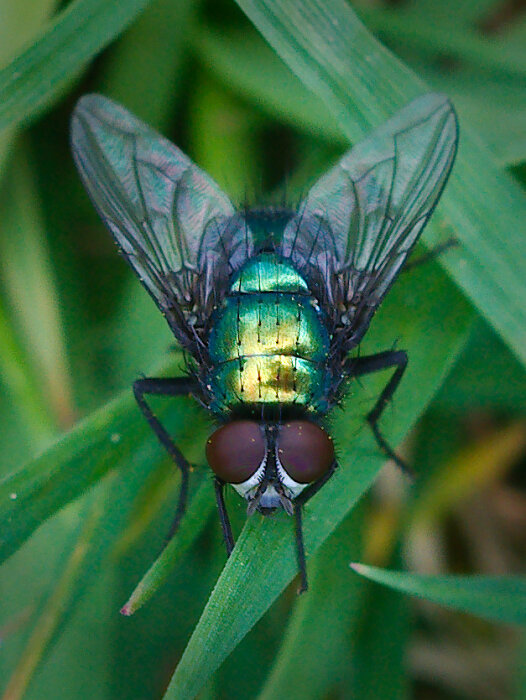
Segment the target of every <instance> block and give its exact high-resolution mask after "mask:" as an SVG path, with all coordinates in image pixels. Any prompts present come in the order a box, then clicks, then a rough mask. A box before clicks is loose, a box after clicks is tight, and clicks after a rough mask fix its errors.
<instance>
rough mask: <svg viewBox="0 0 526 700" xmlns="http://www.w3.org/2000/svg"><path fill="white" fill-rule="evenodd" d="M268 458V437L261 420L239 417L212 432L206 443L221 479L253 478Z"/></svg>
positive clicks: (211, 465)
mask: <svg viewBox="0 0 526 700" xmlns="http://www.w3.org/2000/svg"><path fill="white" fill-rule="evenodd" d="M264 458H265V438H264V435H263V433H262V431H261V428H260V426H259V424H258V423H255V422H254V421H250V420H236V421H232V423H227V424H226V425H223V426H222V427H221V428H218V429H217V430H216V431H215V433H212V435H211V436H210V438H209V439H208V442H207V443H206V459H207V460H208V464H209V465H210V468H211V469H212V471H213V472H214V474H216V475H217V476H218V477H219V478H220V479H222V480H223V481H225V482H227V483H229V484H241V483H243V481H246V480H247V479H250V477H251V476H253V475H254V474H255V472H256V471H257V470H258V469H259V467H260V465H261V462H262V461H263V459H264Z"/></svg>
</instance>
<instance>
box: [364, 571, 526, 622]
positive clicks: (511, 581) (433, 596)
mask: <svg viewBox="0 0 526 700" xmlns="http://www.w3.org/2000/svg"><path fill="white" fill-rule="evenodd" d="M352 568H353V569H354V571H356V573H358V574H360V575H361V576H365V577H366V578H368V579H370V580H371V581H376V583H381V584H383V585H384V586H389V587H390V588H393V589H395V590H397V591H401V592H402V593H406V594H407V595H412V596H416V597H418V598H425V599H426V600H430V601H431V602H433V603H437V604H438V605H445V606H447V607H449V608H453V609H454V610H460V611H461V612H467V613H471V614H472V615H477V616H478V617H483V618H484V619H486V620H493V621H495V622H503V623H506V624H511V625H524V624H526V577H523V576H501V577H492V576H420V575H418V574H412V573H407V572H405V571H388V570H386V569H378V568H377V567H375V566H367V565H365V564H352Z"/></svg>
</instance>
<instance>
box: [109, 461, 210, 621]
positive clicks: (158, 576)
mask: <svg viewBox="0 0 526 700" xmlns="http://www.w3.org/2000/svg"><path fill="white" fill-rule="evenodd" d="M211 490H212V481H211V479H210V478H208V475H206V476H205V475H204V474H201V475H200V482H199V485H198V487H197V489H196V490H195V492H194V493H192V494H191V496H190V498H189V500H188V506H187V509H186V512H185V514H184V518H183V520H182V521H181V524H180V526H179V528H178V530H177V532H176V533H175V536H174V537H173V538H172V539H171V540H170V543H169V544H168V545H167V546H166V548H165V549H164V550H163V551H162V552H161V554H160V555H159V557H157V559H156V560H155V562H154V563H153V564H152V565H151V567H150V568H149V569H148V571H147V572H146V574H145V575H144V576H143V578H142V579H141V581H140V582H139V583H138V585H137V587H136V588H135V590H134V591H133V593H132V594H131V596H130V598H129V600H128V601H127V602H126V604H125V605H124V606H123V607H122V609H121V613H122V614H123V615H133V614H134V613H135V612H137V610H138V609H139V608H140V607H142V606H143V605H144V604H145V603H146V602H147V601H148V600H149V599H150V598H151V597H152V595H154V593H155V592H156V591H157V589H158V588H159V587H160V586H162V584H163V583H164V581H165V580H166V578H167V577H168V575H169V573H170V571H171V570H172V568H173V566H174V564H175V563H176V561H178V559H179V558H180V557H181V555H182V554H184V552H185V551H186V550H187V549H188V548H189V547H190V546H191V545H192V543H193V542H194V540H195V538H196V537H197V536H198V535H199V533H200V532H201V530H202V529H203V527H204V526H205V524H206V522H207V520H208V515H209V513H210V511H211V510H212V505H213V498H212V494H211Z"/></svg>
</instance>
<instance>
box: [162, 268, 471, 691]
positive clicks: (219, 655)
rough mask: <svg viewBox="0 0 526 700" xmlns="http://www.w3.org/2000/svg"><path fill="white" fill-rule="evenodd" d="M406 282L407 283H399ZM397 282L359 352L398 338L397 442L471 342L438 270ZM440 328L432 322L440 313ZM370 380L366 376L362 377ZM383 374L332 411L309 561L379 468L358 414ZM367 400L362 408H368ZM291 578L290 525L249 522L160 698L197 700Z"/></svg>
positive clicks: (309, 527) (310, 508) (387, 423)
mask: <svg viewBox="0 0 526 700" xmlns="http://www.w3.org/2000/svg"><path fill="white" fill-rule="evenodd" d="M403 282H405V284H404V283H403ZM403 282H399V283H398V285H395V287H394V289H393V291H392V292H391V294H390V296H389V297H388V299H387V300H386V302H385V305H384V306H383V307H382V308H381V309H380V311H379V313H378V317H377V318H376V319H375V321H374V323H373V327H372V328H371V330H370V332H369V334H368V336H367V338H366V340H365V342H364V344H363V348H362V349H363V352H364V353H367V352H371V351H372V349H373V348H374V349H376V350H380V349H383V348H385V347H390V346H391V345H392V342H393V339H394V338H397V337H398V338H402V341H403V346H404V347H407V348H408V349H409V353H410V358H411V360H410V370H408V375H407V378H406V377H405V376H404V381H403V382H402V384H401V386H400V389H399V391H398V392H397V395H396V401H395V407H396V411H395V412H389V415H386V416H385V419H384V417H382V425H383V426H384V427H385V430H386V434H387V435H388V436H389V437H391V439H392V436H393V434H394V435H396V436H397V438H400V437H401V435H402V434H403V433H404V432H405V431H406V430H407V429H408V427H409V425H410V424H411V423H412V422H413V421H414V420H415V419H416V417H417V415H418V414H419V413H420V412H421V411H422V409H423V407H424V406H425V405H426V404H427V402H428V401H429V400H430V398H431V396H432V395H433V394H434V392H435V391H436V389H437V387H438V386H439V385H440V383H441V381H442V380H443V379H444V377H445V375H446V374H447V372H448V371H449V369H450V367H451V364H452V363H453V362H454V361H455V358H456V356H457V354H458V352H459V350H460V348H461V347H462V345H463V343H464V342H465V340H466V337H467V327H468V325H469V322H470V314H469V312H468V310H467V308H466V306H465V305H464V304H463V302H462V297H461V296H460V295H459V294H458V293H457V292H456V291H455V289H454V287H452V285H451V284H448V283H447V281H446V279H445V276H444V275H443V274H439V273H438V270H437V269H436V266H427V267H426V269H425V270H424V271H422V269H420V270H419V271H414V272H412V273H411V276H410V279H409V278H408V277H406V278H405V280H404V281H403ZM438 315H439V316H440V317H441V323H440V324H436V323H435V319H436V318H437V316H438ZM366 379H367V378H366ZM385 381H386V377H385V374H383V376H380V377H376V378H371V381H370V382H366V381H364V384H363V387H362V388H361V389H360V388H358V387H357V386H356V385H354V386H353V389H354V395H353V396H351V397H350V398H349V404H350V405H351V406H354V410H353V411H351V410H349V411H346V412H345V413H344V415H343V416H342V415H335V416H333V418H334V425H333V428H332V433H333V435H334V438H335V443H336V445H337V446H338V447H339V451H338V457H339V462H340V464H341V469H339V470H338V471H337V473H336V474H335V476H334V477H333V478H332V479H331V480H330V481H329V482H328V483H327V484H326V485H325V486H324V487H323V489H322V490H321V491H320V492H319V493H318V494H317V495H316V496H315V498H313V499H312V501H310V502H309V504H308V505H307V506H306V508H305V514H304V534H305V542H306V549H307V555H308V556H310V555H312V554H314V552H315V551H316V550H317V549H318V548H319V547H320V546H321V544H322V543H323V542H324V541H325V539H327V537H328V536H329V535H330V533H331V532H332V531H333V530H334V529H335V528H336V527H337V526H338V524H339V523H340V522H341V521H342V520H343V518H344V517H345V515H346V514H347V513H348V512H349V510H350V509H351V508H352V507H353V505H354V504H355V503H356V502H357V501H358V499H359V498H360V496H361V495H362V494H363V493H364V492H365V491H366V490H367V489H368V488H369V486H370V485H371V483H372V481H373V480H374V478H375V476H376V474H377V472H378V469H379V468H380V466H381V464H382V463H383V458H382V456H381V455H380V454H379V453H378V449H377V447H376V445H375V444H374V441H373V440H372V438H371V435H370V432H369V431H368V430H364V429H362V430H361V431H360V427H361V426H363V418H362V416H363V415H364V414H365V413H366V412H367V406H371V399H374V397H376V396H377V395H378V391H379V390H380V387H382V386H383V385H384V384H385ZM364 404H365V405H364ZM295 574H296V560H295V549H294V540H293V527H292V523H291V521H290V519H289V518H288V517H287V516H286V515H285V514H284V513H280V514H278V515H277V516H276V517H275V518H272V519H269V518H267V519H265V518H263V517H262V516H260V515H258V514H256V515H254V516H253V517H252V518H250V519H249V520H248V521H247V523H246V525H245V527H244V529H243V531H242V533H241V536H240V538H239V540H238V542H237V544H236V547H235V549H234V552H233V554H232V556H231V557H230V559H229V560H228V561H227V563H226V566H225V568H224V570H223V573H222V574H221V577H220V578H219V581H218V583H217V585H216V587H215V589H214V591H213V593H212V596H211V597H210V600H209V602H208V604H207V606H206V608H205V610H204V612H203V615H202V616H201V619H200V621H199V624H198V626H197V627H196V629H195V631H194V633H193V635H192V638H191V639H190V642H189V643H188V646H187V648H186V650H185V653H184V655H183V657H182V659H181V661H180V663H179V665H178V667H177V669H176V673H175V675H174V677H173V679H172V682H171V684H170V686H169V689H168V691H167V694H166V698H169V699H170V700H172V699H175V698H177V700H181V699H182V698H193V697H195V695H196V694H197V692H198V691H199V689H200V688H201V687H202V686H203V684H204V683H205V682H206V680H207V679H208V678H209V677H210V675H211V674H212V673H213V672H214V670H215V669H216V668H217V667H218V666H219V665H220V664H221V663H222V661H223V660H224V659H225V658H226V656H227V655H228V654H229V653H230V652H231V651H232V649H234V647H235V646H236V645H237V644H238V643H239V642H240V641H241V640H242V639H243V637H244V636H245V634H246V633H247V632H248V631H249V630H250V629H251V628H252V627H253V626H254V624H255V623H256V622H257V620H259V618H260V617H261V616H262V615H263V614H264V612H265V611H266V610H267V609H268V608H269V607H270V605H271V604H272V602H273V601H274V600H275V599H276V598H277V597H278V595H279V594H280V593H281V591H282V590H283V589H284V588H285V586H286V585H287V584H288V583H289V582H290V581H291V580H292V578H293V577H294V575H295Z"/></svg>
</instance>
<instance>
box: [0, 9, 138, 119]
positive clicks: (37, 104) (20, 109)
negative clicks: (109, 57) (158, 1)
mask: <svg viewBox="0 0 526 700" xmlns="http://www.w3.org/2000/svg"><path fill="white" fill-rule="evenodd" d="M147 4H148V0H122V1H120V2H111V3H108V2H106V0H74V1H73V2H71V3H70V4H69V5H68V6H67V7H66V9H65V10H63V11H62V12H61V13H60V14H59V15H57V17H56V18H55V19H53V21H52V22H50V24H49V26H48V27H47V28H46V29H45V31H44V32H43V33H42V34H41V36H40V38H39V39H38V40H37V41H35V42H34V43H33V44H31V46H29V47H28V48H27V49H26V50H25V51H23V52H22V53H21V54H20V55H19V56H18V57H17V58H16V59H14V60H13V61H12V62H11V63H10V64H9V65H8V66H7V67H6V68H4V69H3V70H2V71H0V130H2V129H5V128H6V127H8V126H9V125H11V124H16V123H18V122H22V121H24V122H25V121H26V120H27V119H29V118H30V117H33V116H34V115H35V113H37V112H38V111H39V110H40V109H41V108H42V107H43V106H45V105H47V104H49V103H50V102H51V101H52V100H53V98H54V97H55V96H56V94H57V92H58V91H59V90H60V89H61V88H62V86H63V85H64V83H65V82H66V81H67V80H70V79H72V78H73V77H74V76H75V74H76V73H77V72H78V71H79V70H80V69H81V68H83V67H84V66H85V65H86V63H88V61H90V60H91V59H92V58H93V57H94V56H96V55H97V54H98V53H99V52H100V51H102V49H103V48H105V47H106V46H107V45H108V44H109V43H110V42H111V41H112V40H113V39H114V38H115V37H116V36H117V35H118V34H120V32H122V31H123V30H124V29H125V28H126V27H127V26H128V25H129V24H130V23H131V22H132V21H133V20H134V19H135V17H137V15H138V14H139V13H140V12H141V10H142V9H143V8H144V7H146V5H147Z"/></svg>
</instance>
